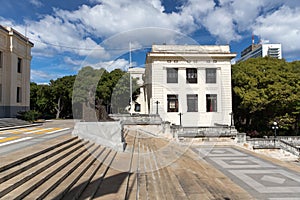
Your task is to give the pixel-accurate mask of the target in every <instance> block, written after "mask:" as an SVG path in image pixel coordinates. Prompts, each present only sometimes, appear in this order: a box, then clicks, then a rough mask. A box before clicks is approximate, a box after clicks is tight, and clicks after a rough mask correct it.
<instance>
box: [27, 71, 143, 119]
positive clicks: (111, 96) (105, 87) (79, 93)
mask: <svg viewBox="0 0 300 200" xmlns="http://www.w3.org/2000/svg"><path fill="white" fill-rule="evenodd" d="M132 85H133V88H134V90H133V91H135V92H134V93H133V99H134V100H135V99H136V98H137V96H138V94H139V92H138V91H139V90H137V88H138V85H137V80H135V79H133V80H132ZM128 99H130V95H129V74H128V73H126V72H124V71H122V70H120V69H115V70H113V71H111V72H107V71H106V70H105V69H102V68H101V69H94V68H92V67H90V66H87V67H83V68H82V69H81V70H80V71H79V72H78V74H77V75H73V76H64V77H62V78H58V79H56V80H51V81H50V84H49V85H38V84H36V83H31V84H30V102H31V103H30V107H31V110H35V111H38V112H39V113H41V117H44V118H52V117H55V118H72V117H74V116H73V114H75V115H77V117H82V114H83V113H82V109H83V106H87V107H89V108H92V109H95V108H98V109H99V108H101V110H102V112H107V113H111V112H112V108H114V112H127V111H126V109H125V108H126V107H127V106H128V105H129V101H128ZM103 108H104V109H103ZM102 114H103V113H102ZM106 115H107V114H106ZM101 116H105V114H104V115H101Z"/></svg>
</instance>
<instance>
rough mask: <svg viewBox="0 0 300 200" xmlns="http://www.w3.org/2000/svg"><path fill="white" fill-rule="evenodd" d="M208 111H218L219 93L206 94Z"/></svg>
mask: <svg viewBox="0 0 300 200" xmlns="http://www.w3.org/2000/svg"><path fill="white" fill-rule="evenodd" d="M206 112H217V95H216V94H207V95H206Z"/></svg>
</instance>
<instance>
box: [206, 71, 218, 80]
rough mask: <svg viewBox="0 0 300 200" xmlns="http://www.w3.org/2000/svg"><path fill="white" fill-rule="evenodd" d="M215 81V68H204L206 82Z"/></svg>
mask: <svg viewBox="0 0 300 200" xmlns="http://www.w3.org/2000/svg"><path fill="white" fill-rule="evenodd" d="M216 82H217V69H216V68H210V69H206V83H216Z"/></svg>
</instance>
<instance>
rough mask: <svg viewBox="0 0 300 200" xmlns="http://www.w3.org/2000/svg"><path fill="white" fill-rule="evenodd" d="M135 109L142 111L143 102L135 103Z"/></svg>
mask: <svg viewBox="0 0 300 200" xmlns="http://www.w3.org/2000/svg"><path fill="white" fill-rule="evenodd" d="M134 111H135V112H141V104H139V103H135V104H134Z"/></svg>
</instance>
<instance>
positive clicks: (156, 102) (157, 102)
mask: <svg viewBox="0 0 300 200" xmlns="http://www.w3.org/2000/svg"><path fill="white" fill-rule="evenodd" d="M159 103H160V102H159V101H155V104H156V114H157V115H158V104H159Z"/></svg>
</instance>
